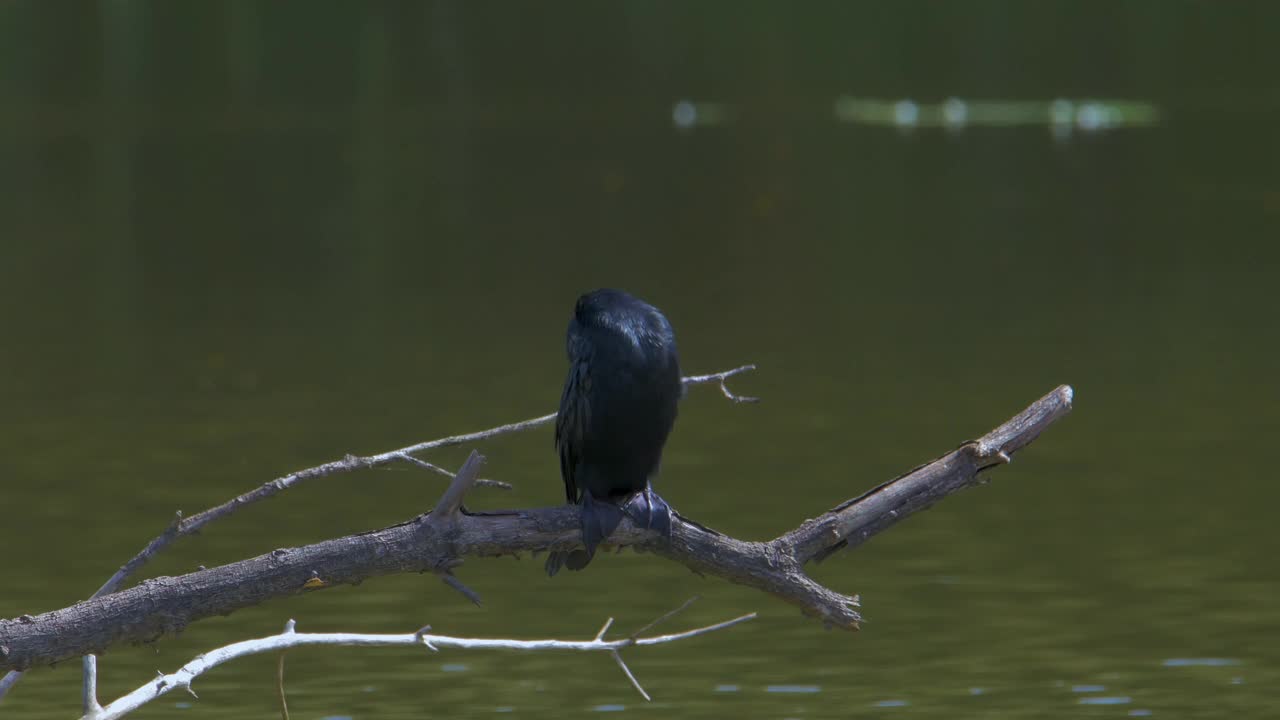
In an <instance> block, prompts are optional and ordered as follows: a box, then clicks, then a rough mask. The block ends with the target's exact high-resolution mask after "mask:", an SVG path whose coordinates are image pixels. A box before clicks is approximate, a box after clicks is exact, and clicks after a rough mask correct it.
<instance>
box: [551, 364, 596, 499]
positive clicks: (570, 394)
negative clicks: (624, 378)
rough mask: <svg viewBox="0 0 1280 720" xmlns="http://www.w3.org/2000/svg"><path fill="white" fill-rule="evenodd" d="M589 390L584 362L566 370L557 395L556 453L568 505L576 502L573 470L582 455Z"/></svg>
mask: <svg viewBox="0 0 1280 720" xmlns="http://www.w3.org/2000/svg"><path fill="white" fill-rule="evenodd" d="M590 389H591V376H590V375H589V373H588V371H587V364H586V363H585V362H575V363H573V364H572V365H570V366H569V374H568V376H566V377H565V379H564V392H563V393H561V395H560V412H559V413H558V414H557V415H556V451H557V452H558V453H559V454H560V477H561V478H563V479H564V494H565V497H567V498H568V499H569V502H570V503H576V502H578V483H577V480H576V479H575V478H574V476H573V473H574V470H575V469H576V468H577V467H578V458H579V457H580V456H581V454H582V443H583V440H584V438H585V435H586V427H587V423H588V421H589V415H590V412H591V406H590V403H589V402H588V400H587V397H588V393H589V392H590Z"/></svg>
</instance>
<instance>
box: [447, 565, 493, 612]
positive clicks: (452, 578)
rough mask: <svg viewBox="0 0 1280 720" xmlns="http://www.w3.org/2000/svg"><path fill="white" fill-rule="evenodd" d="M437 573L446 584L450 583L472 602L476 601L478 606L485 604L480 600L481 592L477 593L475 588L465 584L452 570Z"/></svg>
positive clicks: (449, 584) (450, 585)
mask: <svg viewBox="0 0 1280 720" xmlns="http://www.w3.org/2000/svg"><path fill="white" fill-rule="evenodd" d="M437 574H438V575H439V576H440V579H441V580H443V581H444V584H445V585H448V586H449V587H451V588H453V589H454V590H457V591H458V592H460V593H462V596H463V597H465V598H466V599H468V600H470V601H471V602H473V603H475V605H476V607H483V606H484V603H482V602H480V594H479V593H477V592H476V591H475V590H472V589H471V588H469V587H467V586H466V585H464V584H463V583H462V581H461V580H459V579H458V576H457V575H454V574H453V573H452V572H449V571H444V572H440V573H437Z"/></svg>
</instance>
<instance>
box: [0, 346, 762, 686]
mask: <svg viewBox="0 0 1280 720" xmlns="http://www.w3.org/2000/svg"><path fill="white" fill-rule="evenodd" d="M754 369H755V366H754V365H743V366H742V367H738V368H734V369H732V370H726V371H724V372H721V373H715V374H712V375H694V376H690V377H686V378H684V379H683V382H684V384H685V386H686V387H689V386H693V385H701V384H703V383H708V382H714V381H719V383H720V388H721V390H722V391H724V393H725V395H726V397H729V398H730V399H733V400H735V402H736V398H734V396H732V395H731V394H730V393H729V391H728V389H727V388H725V386H724V380H725V378H729V377H732V376H734V375H738V374H741V373H744V372H747V371H749V370H754ZM555 419H556V413H551V414H549V415H543V416H541V417H536V418H531V419H529V420H522V421H520V422H515V423H508V424H506V425H499V426H498V427H493V428H489V429H488V430H481V431H479V432H472V433H464V434H462V435H451V436H449V437H444V438H439V439H437V440H428V441H426V442H421V443H417V444H414V445H409V446H408V447H403V448H399V449H397V450H390V451H387V452H384V453H379V454H377V455H369V456H366V457H357V456H355V455H347V456H346V457H344V458H343V459H341V460H334V461H332V462H327V463H325V464H323V465H317V466H315V467H312V468H307V469H305V470H299V471H297V472H293V473H290V474H288V475H284V476H281V477H278V478H276V479H275V480H272V481H270V482H267V483H264V484H262V485H260V486H258V487H257V488H255V489H253V490H251V491H249V492H247V493H244V494H242V495H239V496H237V497H235V498H232V499H231V500H228V501H227V502H225V503H223V504H221V505H218V506H215V507H212V508H209V509H208V510H205V511H204V512H201V513H197V514H196V515H193V516H191V517H190V518H186V519H185V520H184V519H183V517H182V511H181V510H179V511H178V512H177V514H176V517H175V518H174V521H173V522H172V523H171V524H170V525H169V527H167V528H166V529H165V531H164V532H163V533H161V534H160V535H158V536H157V537H156V538H154V539H153V540H152V541H151V542H149V543H147V546H146V547H144V548H143V549H142V550H140V551H139V552H138V554H137V555H134V556H133V557H132V558H130V560H129V561H128V562H127V563H125V564H124V565H122V566H121V567H120V569H119V570H117V571H116V573H115V574H114V575H112V576H111V577H110V578H108V579H107V581H106V582H105V583H103V585H102V587H100V588H98V590H97V592H95V593H94V594H93V595H91V596H90V598H96V597H101V596H103V595H107V594H109V593H113V592H115V591H116V590H118V589H119V588H120V586H121V585H123V584H124V581H125V580H127V579H129V577H131V576H132V575H133V574H134V573H136V572H137V571H138V570H139V569H140V568H142V566H143V565H146V564H147V563H148V562H150V560H151V558H153V557H155V556H156V555H158V554H159V553H160V552H162V551H163V550H164V549H165V548H167V547H168V546H169V545H170V544H172V543H173V541H174V540H177V539H178V538H180V537H185V536H187V535H193V534H195V533H197V532H199V531H200V529H201V528H203V527H204V526H205V525H208V524H209V523H211V522H213V521H214V520H217V519H219V518H223V517H226V516H228V515H230V514H231V513H233V512H235V511H236V510H239V509H240V508H243V507H247V506H249V505H252V504H254V503H257V502H260V501H262V500H266V499H267V498H270V497H273V496H275V495H276V494H278V493H280V492H282V491H284V490H287V489H289V488H290V487H293V486H294V485H297V484H298V483H300V482H302V481H304V480H312V479H315V478H319V477H325V476H327V475H334V474H338V473H344V472H351V471H353V470H361V469H366V468H374V467H380V466H382V465H388V464H390V463H393V462H397V461H401V462H409V463H412V464H415V465H418V466H419V467H423V468H424V469H427V470H430V471H432V472H441V473H443V474H445V475H449V476H451V477H452V474H451V473H449V472H448V471H447V470H444V469H443V468H440V467H438V466H436V465H432V464H431V463H428V462H426V461H424V460H420V459H418V458H415V457H413V454H414V453H419V452H424V451H427V450H435V449H438V448H444V447H452V446H455V445H461V444H463V443H468V442H479V441H482V440H489V439H491V438H495V437H498V436H500V435H508V434H511V433H516V432H523V431H525V430H532V429H534V428H539V427H542V426H543V425H548V424H550V423H551V422H552V421H553V420H555ZM476 484H477V485H481V486H483V487H499V488H503V489H507V490H509V489H511V485H510V484H508V483H504V482H501V481H498V480H486V479H481V480H477V481H476ZM0 659H3V658H2V657H0ZM21 679H22V673H21V672H20V671H11V672H9V673H6V674H5V676H4V677H3V678H0V700H3V699H4V697H5V695H7V694H8V693H9V690H11V689H12V688H13V686H15V685H17V684H18V681H19V680H21Z"/></svg>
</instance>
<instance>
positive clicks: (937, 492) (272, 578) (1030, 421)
mask: <svg viewBox="0 0 1280 720" xmlns="http://www.w3.org/2000/svg"><path fill="white" fill-rule="evenodd" d="M1071 404H1072V391H1071V388H1070V387H1068V386H1065V385H1064V386H1062V387H1059V388H1057V389H1056V390H1054V391H1053V392H1051V393H1049V394H1048V395H1046V396H1044V397H1043V398H1041V399H1040V400H1038V401H1036V402H1035V403H1034V404H1032V405H1031V406H1030V407H1028V408H1027V409H1026V410H1024V411H1023V412H1022V413H1019V414H1018V415H1017V416H1015V417H1014V418H1013V419H1011V420H1010V421H1008V422H1006V423H1005V424H1003V425H1001V426H1000V427H998V428H996V429H995V430H993V431H992V432H991V433H988V434H987V435H985V436H983V437H982V438H980V439H979V440H977V441H974V442H970V443H966V444H964V445H962V446H961V447H960V448H959V449H957V450H955V451H953V452H950V453H948V454H946V455H944V456H942V457H941V458H938V459H937V460H934V461H933V462H931V463H928V464H926V465H923V466H921V467H919V468H917V469H915V470H913V471H911V472H909V473H907V474H905V475H903V476H901V477H899V478H897V479H895V480H892V481H890V482H887V483H884V484H883V485H880V486H879V487H877V488H875V489H873V490H871V491H870V492H867V493H865V494H863V495H861V496H858V497H856V498H853V499H851V500H849V501H848V502H846V503H843V504H841V505H840V506H838V507H836V508H834V509H833V510H831V511H829V512H827V513H825V514H823V515H822V516H820V517H818V518H815V519H812V520H806V521H805V522H803V523H801V524H800V525H799V526H798V527H797V528H795V529H794V530H792V531H790V532H788V533H786V534H784V535H782V536H781V537H779V538H776V539H774V540H772V541H769V542H750V541H743V540H737V539H735V538H731V537H728V536H725V535H721V534H719V533H716V532H714V531H710V530H708V529H706V528H704V527H703V526H701V525H699V524H697V523H694V522H692V521H689V520H687V519H685V518H682V517H679V516H677V517H675V518H674V519H673V525H672V534H671V538H670V539H669V540H668V539H666V538H663V537H661V536H660V535H658V534H657V533H655V532H653V531H649V530H642V529H640V528H637V527H635V526H634V525H632V524H631V523H630V521H624V522H623V524H622V526H620V527H619V529H618V531H617V532H616V533H615V534H614V535H613V536H612V537H611V538H610V543H611V544H613V545H622V546H634V547H637V548H641V549H644V550H646V551H649V552H652V553H654V554H657V555H661V556H663V557H666V558H668V559H671V560H674V561H675V562H679V563H681V564H683V565H686V566H688V567H690V568H692V569H695V570H697V571H699V572H701V573H704V574H707V575H715V576H719V577H722V578H724V579H726V580H729V581H731V582H735V583H740V584H743V585H747V586H749V587H754V588H757V589H760V590H763V591H765V592H768V593H770V594H773V595H775V596H777V597H779V598H781V599H783V600H785V601H787V602H789V603H791V604H793V605H796V606H797V607H799V608H800V609H801V610H802V611H803V612H805V613H806V614H808V615H811V616H813V617H816V618H819V619H821V620H823V621H824V622H825V623H827V624H829V625H833V626H836V627H841V628H845V629H850V630H856V629H857V627H858V622H859V620H860V617H859V615H858V611H857V607H858V599H857V597H856V596H849V595H843V594H841V593H838V592H835V591H834V590H831V589H829V588H826V587H824V586H822V585H820V584H819V583H817V582H814V581H813V580H812V579H811V578H809V576H808V575H807V574H805V572H804V565H805V563H806V562H808V561H809V560H812V559H821V558H823V557H826V556H828V555H830V554H831V553H832V552H834V551H835V550H838V549H840V548H843V547H852V546H854V545H857V544H859V543H861V542H862V541H864V540H866V539H867V538H869V537H871V536H872V535H875V534H876V533H879V532H882V531H883V530H885V529H887V528H888V527H890V526H892V525H893V524H894V523H896V522H897V521H899V520H901V519H902V518H904V517H906V516H907V515H910V514H911V513H914V512H916V511H918V510H922V509H924V508H927V507H929V506H930V505H932V504H933V503H935V502H937V501H938V500H940V499H942V498H944V497H946V496H947V495H950V494H951V493H954V492H957V491H959V490H961V489H964V488H966V487H969V486H971V485H973V484H975V483H977V482H978V481H979V477H978V474H979V473H980V472H982V471H983V470H987V469H989V468H992V467H994V466H997V465H999V464H1003V463H1005V462H1008V461H1009V459H1010V456H1011V455H1012V453H1013V452H1014V451H1016V450H1019V449H1021V448H1022V447H1025V446H1026V445H1027V444H1028V443H1030V442H1031V441H1032V440H1034V439H1035V437H1036V436H1038V435H1039V434H1040V433H1041V432H1042V431H1043V430H1044V429H1045V428H1047V427H1048V426H1049V425H1050V424H1052V423H1053V422H1054V421H1056V420H1057V419H1059V418H1061V417H1062V416H1063V415H1065V414H1066V413H1067V412H1069V411H1070V409H1071ZM430 517H431V516H430V514H429V513H428V514H424V515H420V516H418V517H417V518H414V519H412V520H410V521H408V522H405V523H402V524H400V525H395V526H392V527H388V528H383V529H381V530H377V531H373V532H367V533H361V534H358V535H351V536H348V537H343V538H336V539H333V540H327V541H324V542H320V543H316V544H314V545H307V546H305V547H300V548H291V549H280V550H275V551H273V552H270V553H267V554H265V555H261V556H259V557H256V558H252V559H249V560H243V561H240V562H236V563H231V564H229V565H223V566H220V567H215V568H210V569H207V570H201V571H199V572H194V573H190V574H188V575H183V576H180V577H160V578H154V579H151V580H147V581H144V582H143V583H141V584H139V585H137V586H135V587H133V588H129V589H127V590H123V591H120V592H117V593H115V594H111V595H104V596H101V597H97V598H93V599H90V600H86V601H84V602H81V603H77V604H76V605H73V606H71V607H68V608H64V609H61V610H55V611H53V612H49V613H44V614H42V615H38V616H35V617H32V616H23V617H21V618H17V619H13V620H0V670H3V669H16V670H23V669H26V668H29V667H31V666H34V665H41V664H48V663H53V662H58V661H63V660H68V659H71V658H74V657H78V656H80V655H84V654H86V653H91V652H92V653H96V652H101V651H102V650H105V649H106V648H108V647H110V646H112V645H114V644H117V643H120V642H125V641H129V642H145V641H150V640H154V639H156V638H158V637H161V636H163V635H165V634H169V633H173V632H176V631H178V630H181V629H182V628H184V627H185V626H186V625H188V624H189V623H191V622H194V621H196V620H199V619H201V618H205V617H209V616H211V615H226V614H229V613H231V612H234V611H235V610H238V609H240V608H244V607H249V606H252V605H257V604H259V603H261V602H263V601H265V600H268V599H271V598H276V597H283V596H289V595H298V594H301V593H304V592H314V591H316V590H320V589H322V588H325V587H331V586H334V585H343V584H354V583H359V582H361V581H363V580H365V579H367V578H371V577H377V576H380V575H388V574H392V573H402V572H428V571H432V572H435V571H439V569H440V568H448V567H453V566H455V565H456V564H457V563H459V562H460V558H463V557H468V556H481V557H484V556H498V555H509V554H512V553H518V552H528V551H535V550H545V549H547V548H549V547H553V546H555V547H562V548H563V547H566V546H573V545H574V544H576V543H578V542H579V541H580V533H579V528H578V525H579V520H578V511H577V508H575V507H572V506H562V507H550V508H537V509H530V510H515V511H511V512H509V513H507V514H484V515H467V514H456V515H455V516H454V517H453V518H451V521H450V522H447V523H438V522H431V521H430Z"/></svg>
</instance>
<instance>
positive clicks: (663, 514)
mask: <svg viewBox="0 0 1280 720" xmlns="http://www.w3.org/2000/svg"><path fill="white" fill-rule="evenodd" d="M621 509H622V514H623V515H626V516H627V517H629V518H631V521H632V522H634V523H635V524H636V525H639V526H640V527H642V528H647V529H649V530H657V531H658V532H660V533H662V534H663V536H665V537H670V536H671V506H670V505H668V504H667V501H666V500H663V499H662V497H661V496H660V495H658V493H656V492H654V491H653V486H652V485H645V486H644V489H643V490H641V491H640V492H638V493H636V494H634V495H632V496H631V497H629V498H627V500H626V502H624V503H623V504H622V508H621Z"/></svg>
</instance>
